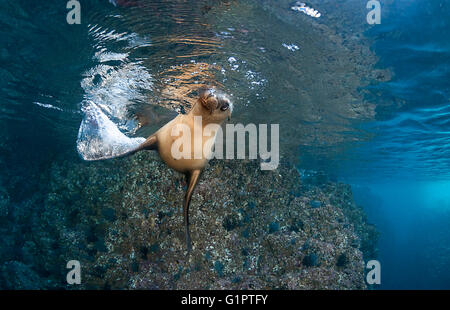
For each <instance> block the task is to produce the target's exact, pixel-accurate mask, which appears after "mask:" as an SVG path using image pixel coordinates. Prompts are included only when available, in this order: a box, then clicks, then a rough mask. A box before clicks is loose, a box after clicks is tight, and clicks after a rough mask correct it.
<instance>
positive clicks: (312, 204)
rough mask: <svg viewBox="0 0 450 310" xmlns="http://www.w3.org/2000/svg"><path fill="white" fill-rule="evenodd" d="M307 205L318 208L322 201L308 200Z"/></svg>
mask: <svg viewBox="0 0 450 310" xmlns="http://www.w3.org/2000/svg"><path fill="white" fill-rule="evenodd" d="M309 205H310V206H311V208H320V206H321V205H322V203H321V202H320V201H318V200H311V201H310V202H309Z"/></svg>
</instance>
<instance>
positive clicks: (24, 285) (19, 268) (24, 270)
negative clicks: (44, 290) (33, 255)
mask: <svg viewBox="0 0 450 310" xmlns="http://www.w3.org/2000/svg"><path fill="white" fill-rule="evenodd" d="M41 281H42V280H41V278H40V277H39V275H38V274H37V273H36V272H34V271H33V270H32V269H31V268H30V266H28V265H25V264H23V263H21V262H18V261H10V262H7V263H5V264H4V265H3V266H1V268H0V288H2V289H7V290H8V289H9V290H36V289H40V288H41V286H42V284H41Z"/></svg>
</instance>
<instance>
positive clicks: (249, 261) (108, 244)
mask: <svg viewBox="0 0 450 310" xmlns="http://www.w3.org/2000/svg"><path fill="white" fill-rule="evenodd" d="M267 184H270V188H268V187H267ZM184 186H185V182H184V177H183V176H182V175H180V174H177V173H176V172H174V171H172V170H170V169H167V167H166V166H165V165H164V163H162V162H161V161H160V160H159V159H158V157H157V155H156V154H154V153H152V152H143V153H141V154H137V155H134V156H132V157H129V158H126V159H118V160H112V161H105V162H95V163H91V164H85V163H79V162H78V163H73V162H65V163H64V164H58V165H57V164H55V165H54V167H53V168H52V175H51V179H50V184H49V188H50V189H49V191H48V193H47V197H46V198H45V209H44V212H43V213H42V215H41V217H42V223H39V224H40V225H41V228H40V229H41V230H42V233H43V234H45V236H46V237H45V238H42V239H38V241H37V244H36V247H37V248H41V247H44V248H45V249H46V250H45V251H48V252H49V253H53V254H54V255H51V256H50V255H49V256H48V257H47V261H44V260H42V261H40V262H36V264H38V266H36V269H39V268H41V266H45V268H47V269H50V268H51V265H56V266H64V264H65V263H66V262H67V261H68V260H70V259H78V260H80V262H81V264H82V266H84V268H83V270H84V277H83V279H84V280H83V283H82V284H81V287H82V288H90V289H99V288H100V289H101V288H110V289H133V288H138V289H276V288H289V289H364V288H366V284H365V282H364V260H363V256H364V257H366V256H367V255H372V254H373V253H375V252H376V251H375V249H374V246H375V243H376V237H377V236H376V230H375V229H374V228H373V227H372V226H371V225H368V224H367V222H366V219H365V215H364V213H363V212H362V209H361V208H360V207H357V206H356V205H355V204H354V203H353V200H352V194H351V190H350V187H349V186H346V185H344V184H338V183H332V182H328V183H327V184H325V185H323V184H322V185H321V186H320V187H319V186H313V185H308V186H307V187H304V186H303V185H302V184H301V182H300V174H299V173H298V171H297V169H294V168H292V167H290V166H288V165H287V164H284V163H282V164H281V165H280V166H279V168H278V170H276V171H261V170H259V168H258V163H257V162H256V161H244V160H242V161H241V160H239V161H237V160H235V161H226V160H225V161H217V160H213V161H211V163H210V165H209V167H207V169H206V170H205V172H204V174H203V176H202V179H201V180H200V182H199V184H198V187H197V188H196V190H195V192H194V194H193V198H192V205H191V213H190V216H191V235H192V241H193V250H192V253H191V255H189V256H187V255H186V248H185V242H184V226H183V217H182V213H181V203H182V199H183V187H184ZM236 188H240V189H241V190H240V191H236ZM300 193H301V194H300ZM75 197H76V199H75ZM314 200H318V201H321V207H320V208H311V206H310V205H309V202H310V201H314ZM69 202H70V203H69ZM343 206H345V207H343ZM51 236H57V237H56V238H53V239H49V238H51ZM370 238H374V239H373V240H369V239H370ZM355 240H356V242H357V244H358V245H359V244H360V245H362V246H363V247H359V246H358V247H355V246H354V245H355ZM42 242H44V243H42ZM39 243H42V244H39ZM54 243H57V244H58V247H57V248H55V246H54ZM306 244H307V245H308V246H307V247H306V246H301V245H306ZM299 246H301V248H300V249H299ZM340 253H346V258H347V263H346V268H345V272H344V269H343V268H341V267H339V266H337V263H336V262H337V261H336V260H337V259H338V258H337V257H338V256H339V254H340ZM367 257H368V258H369V259H372V258H373V257H372V256H367ZM319 258H320V259H319ZM338 260H339V259H338ZM300 263H301V264H300ZM99 270H101V271H102V272H98V271H99ZM53 273H55V274H57V273H56V272H53ZM53 273H52V274H53ZM62 278H63V277H62ZM52 281H53V282H52V283H53V286H52V287H64V288H67V287H66V284H65V283H62V281H59V284H57V283H58V280H57V279H52ZM55 283H56V284H55Z"/></svg>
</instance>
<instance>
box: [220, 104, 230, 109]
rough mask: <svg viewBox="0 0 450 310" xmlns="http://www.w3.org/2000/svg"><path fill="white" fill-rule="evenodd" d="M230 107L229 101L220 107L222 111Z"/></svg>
mask: <svg viewBox="0 0 450 310" xmlns="http://www.w3.org/2000/svg"><path fill="white" fill-rule="evenodd" d="M229 107H230V106H229V105H228V103H225V104H224V105H223V106H221V107H220V110H221V111H226V110H228V108H229Z"/></svg>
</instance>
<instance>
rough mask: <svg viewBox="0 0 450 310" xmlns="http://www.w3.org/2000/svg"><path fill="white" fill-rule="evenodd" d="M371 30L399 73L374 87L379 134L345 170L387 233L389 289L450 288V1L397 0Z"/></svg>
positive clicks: (383, 58)
mask: <svg viewBox="0 0 450 310" xmlns="http://www.w3.org/2000/svg"><path fill="white" fill-rule="evenodd" d="M368 35H369V36H370V37H371V38H373V40H374V45H373V48H374V50H375V51H376V53H377V55H379V56H380V63H379V65H381V66H387V67H390V68H392V70H393V72H394V78H393V79H392V81H389V82H387V83H382V84H381V85H377V86H374V87H373V88H372V89H371V90H372V92H373V95H374V100H378V101H379V104H380V106H379V107H378V109H377V112H378V119H379V120H378V121H376V122H370V123H368V124H364V125H363V128H364V129H366V130H368V131H369V132H372V133H375V137H374V139H372V140H371V141H370V142H369V143H365V144H363V145H361V146H359V147H357V148H356V149H351V150H350V151H349V152H351V154H350V155H349V157H350V158H352V160H350V161H349V162H346V163H343V164H342V166H340V169H339V173H338V174H339V175H340V177H341V178H342V179H343V180H345V181H347V182H350V183H351V184H352V185H353V189H354V192H355V199H356V201H357V202H358V203H360V204H361V205H363V206H365V207H366V210H367V212H368V213H369V218H370V219H372V220H373V221H374V222H375V223H377V225H378V227H379V230H380V231H381V235H380V242H379V250H380V251H379V254H380V262H381V265H382V270H383V271H382V273H383V275H382V279H383V280H382V285H381V287H382V288H386V289H391V288H394V289H398V288H413V289H432V288H447V289H448V288H450V264H448V262H450V256H449V255H450V228H449V227H450V100H449V98H450V3H449V2H448V1H393V3H391V4H389V5H384V6H383V9H382V21H381V25H376V26H374V27H372V28H371V29H370V30H369V31H368ZM385 103H387V104H388V105H387V106H384V104H385Z"/></svg>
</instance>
